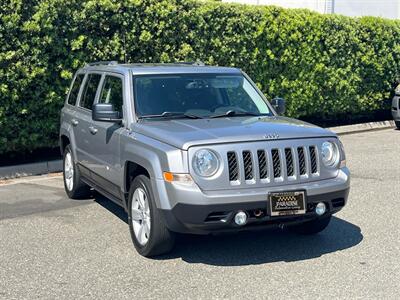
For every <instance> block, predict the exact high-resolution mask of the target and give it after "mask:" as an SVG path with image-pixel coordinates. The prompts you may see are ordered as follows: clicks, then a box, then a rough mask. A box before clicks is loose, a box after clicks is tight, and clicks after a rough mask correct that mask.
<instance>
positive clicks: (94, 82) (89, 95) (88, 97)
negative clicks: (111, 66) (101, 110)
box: [79, 74, 101, 110]
mask: <svg viewBox="0 0 400 300" xmlns="http://www.w3.org/2000/svg"><path fill="white" fill-rule="evenodd" d="M100 79H101V75H100V74H89V75H88V78H87V80H86V83H85V87H84V89H83V93H82V97H81V101H80V103H79V106H80V107H84V108H87V109H90V110H91V109H92V105H93V101H94V98H95V97H96V91H97V87H98V85H99V82H100Z"/></svg>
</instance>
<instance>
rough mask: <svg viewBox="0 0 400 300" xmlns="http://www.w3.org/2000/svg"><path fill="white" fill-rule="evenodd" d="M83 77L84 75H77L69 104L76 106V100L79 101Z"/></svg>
mask: <svg viewBox="0 0 400 300" xmlns="http://www.w3.org/2000/svg"><path fill="white" fill-rule="evenodd" d="M83 77H84V74H78V75H76V78H75V81H74V83H73V84H72V88H71V92H70V93H69V97H68V104H71V105H75V103H76V99H78V94H79V88H80V87H81V84H82V80H83Z"/></svg>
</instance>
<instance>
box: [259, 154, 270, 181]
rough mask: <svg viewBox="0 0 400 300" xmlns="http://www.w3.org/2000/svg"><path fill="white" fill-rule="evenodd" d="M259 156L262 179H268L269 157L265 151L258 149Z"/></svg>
mask: <svg viewBox="0 0 400 300" xmlns="http://www.w3.org/2000/svg"><path fill="white" fill-rule="evenodd" d="M257 158H258V169H259V174H260V179H266V178H267V177H268V162H267V157H266V156H265V151H264V150H257Z"/></svg>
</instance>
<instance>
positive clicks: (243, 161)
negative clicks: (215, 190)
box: [226, 145, 320, 185]
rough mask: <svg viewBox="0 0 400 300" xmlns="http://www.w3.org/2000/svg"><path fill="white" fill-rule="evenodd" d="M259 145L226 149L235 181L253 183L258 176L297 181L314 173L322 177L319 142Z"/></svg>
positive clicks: (313, 175) (262, 179)
mask: <svg viewBox="0 0 400 300" xmlns="http://www.w3.org/2000/svg"><path fill="white" fill-rule="evenodd" d="M256 149H257V148H256ZM256 149H253V150H240V151H228V152H226V157H227V163H228V174H229V181H230V182H232V184H234V185H238V184H250V183H256V182H257V181H258V180H261V181H260V182H261V183H273V182H284V181H292V182H293V181H296V180H306V179H307V178H310V177H311V175H312V177H313V178H314V177H320V170H319V163H318V153H317V146H315V145H311V146H310V145H305V146H298V145H296V146H294V147H283V148H272V149H257V150H256ZM249 180H251V181H252V182H248V181H249Z"/></svg>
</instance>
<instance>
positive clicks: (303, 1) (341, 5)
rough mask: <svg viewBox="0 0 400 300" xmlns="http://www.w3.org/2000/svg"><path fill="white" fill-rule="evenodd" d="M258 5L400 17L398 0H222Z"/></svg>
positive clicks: (350, 14) (355, 14) (321, 11)
mask: <svg viewBox="0 0 400 300" xmlns="http://www.w3.org/2000/svg"><path fill="white" fill-rule="evenodd" d="M223 1H224V2H238V3H247V4H260V5H278V6H282V7H286V8H308V9H311V10H314V11H317V12H320V13H332V12H333V13H337V14H341V15H346V16H351V17H354V16H377V17H384V18H390V19H399V18H400V0H223Z"/></svg>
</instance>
